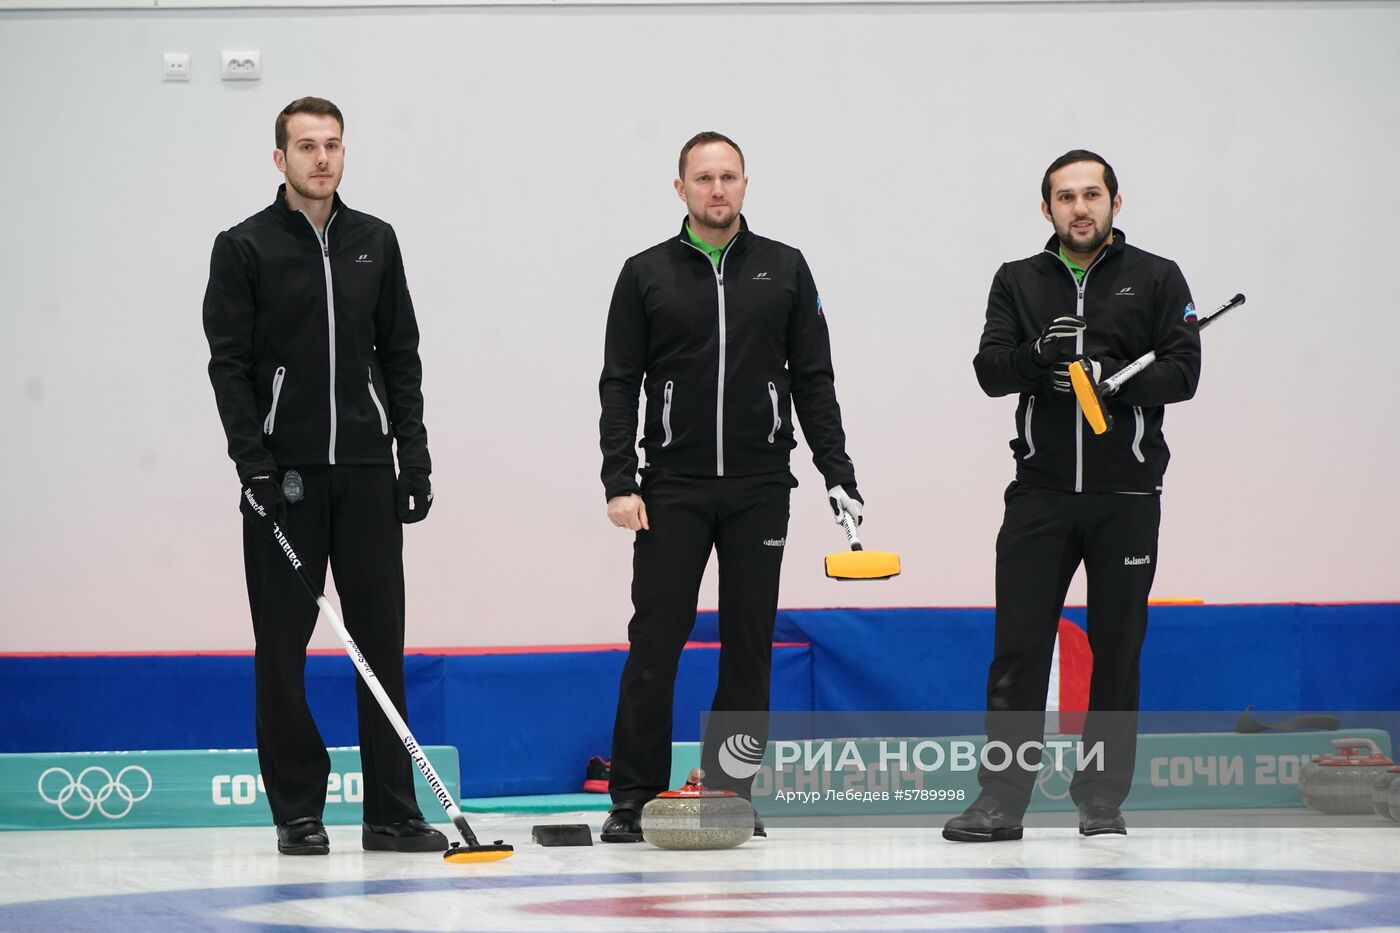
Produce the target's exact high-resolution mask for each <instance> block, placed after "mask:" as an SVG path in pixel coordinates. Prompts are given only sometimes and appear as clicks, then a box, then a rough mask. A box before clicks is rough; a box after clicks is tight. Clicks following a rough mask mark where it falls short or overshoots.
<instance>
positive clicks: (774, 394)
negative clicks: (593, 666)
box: [599, 133, 863, 842]
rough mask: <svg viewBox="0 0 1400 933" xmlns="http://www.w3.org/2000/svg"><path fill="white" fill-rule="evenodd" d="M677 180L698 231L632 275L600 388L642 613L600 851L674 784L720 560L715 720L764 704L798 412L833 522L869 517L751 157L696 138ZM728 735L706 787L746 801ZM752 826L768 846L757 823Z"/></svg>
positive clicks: (636, 259) (606, 468) (793, 254)
mask: <svg viewBox="0 0 1400 933" xmlns="http://www.w3.org/2000/svg"><path fill="white" fill-rule="evenodd" d="M679 168H680V172H679V177H678V178H677V179H676V182H675V187H676V193H677V194H678V195H679V196H680V198H681V200H682V201H684V202H685V205H686V212H687V216H686V219H685V221H684V222H683V223H682V224H681V229H680V232H679V234H678V235H677V236H673V237H671V238H670V239H668V240H665V241H663V242H662V243H660V244H659V245H657V246H654V247H652V248H651V249H648V250H646V251H645V252H643V253H639V254H638V255H636V256H633V257H632V258H631V259H629V260H627V262H626V263H625V264H624V265H623V267H622V273H621V275H620V276H618V280H617V286H616V288H615V290H614V292H613V299H612V306H611V308H610V309H609V311H608V324H607V337H606V345H605V348H604V359H603V373H602V378H601V379H600V381H599V395H600V396H601V399H602V410H603V411H602V418H601V420H600V423H599V429H600V435H601V446H602V451H603V471H602V478H603V487H604V491H605V493H606V496H607V503H608V507H607V511H608V519H609V521H611V522H612V523H613V525H615V526H616V527H618V528H623V529H626V530H628V531H631V532H634V533H635V539H634V543H633V550H632V555H633V556H632V605H633V607H634V610H635V611H634V613H633V615H632V620H631V622H630V623H629V624H628V627H627V636H628V641H629V643H630V650H629V652H628V655H627V662H626V664H625V666H624V667H623V671H622V679H621V684H620V687H619V690H618V704H617V720H616V723H615V726H614V729H613V747H612V776H611V781H610V785H609V791H610V793H611V795H612V799H613V807H612V812H611V813H609V815H608V818H607V820H606V821H605V822H604V824H603V833H602V839H603V841H604V842H637V841H640V840H641V838H642V836H641V826H640V814H641V810H642V807H643V806H644V805H645V804H646V803H647V801H649V800H651V799H652V798H653V797H655V796H656V795H657V794H658V793H660V792H661V791H663V790H665V789H666V783H667V781H668V780H669V777H670V768H671V766H670V762H671V709H672V701H673V696H674V691H675V679H676V667H677V664H678V663H679V661H680V656H681V649H682V648H683V647H684V646H685V641H686V638H687V637H688V636H689V634H690V630H691V628H692V627H693V626H694V625H695V606H696V600H697V599H698V596H699V589H700V580H701V576H702V575H703V573H704V570H705V564H706V563H707V562H708V561H709V557H710V552H711V550H714V551H715V552H717V554H718V556H719V629H720V642H721V647H720V657H719V685H718V688H717V689H716V691H715V697H714V702H713V705H712V710H713V711H715V712H722V711H756V712H761V713H766V711H767V710H768V692H769V675H770V672H771V666H772V643H773V624H774V618H775V615H776V612H777V605H778V575H779V570H780V567H781V565H782V559H783V547H784V545H785V544H786V542H787V525H788V501H789V497H790V494H791V490H792V488H793V487H795V486H796V485H797V480H796V479H795V478H793V476H792V473H791V472H790V471H789V452H790V451H791V450H792V449H793V448H794V447H795V446H796V441H795V440H794V439H793V423H792V418H793V411H794V409H795V410H796V412H797V415H798V416H799V417H800V418H801V419H802V428H803V434H804V436H805V437H806V438H807V443H808V445H809V446H810V447H811V449H812V459H813V460H814V462H815V463H816V466H817V469H818V470H819V471H821V474H822V477H823V479H824V480H825V483H826V486H827V493H828V496H829V498H830V501H831V505H832V508H833V509H834V510H835V511H836V514H837V519H838V521H839V519H840V515H841V512H842V511H843V510H844V511H845V512H847V513H849V514H850V515H852V516H853V517H854V518H856V520H857V521H858V520H859V519H860V514H861V504H862V502H863V500H862V499H861V497H860V493H859V492H857V491H856V477H855V468H854V467H853V466H852V465H851V461H850V458H849V457H847V456H846V437H845V433H844V432H843V430H842V427H841V409H840V407H839V406H838V405H837V402H836V390H835V384H834V375H833V372H832V366H831V342H830V338H829V336H828V334H827V328H826V318H825V316H824V315H823V313H822V304H821V299H820V298H818V296H817V288H816V285H815V284H814V282H813V280H812V273H811V272H810V271H809V270H808V268H807V262H806V260H805V259H803V257H802V254H801V253H800V252H798V251H797V250H795V249H793V248H792V247H790V246H786V245H784V244H782V243H778V242H775V241H773V240H770V239H767V238H766V237H761V236H758V235H757V234H755V233H752V232H751V231H750V230H749V228H748V223H747V221H746V220H745V219H744V217H743V215H742V214H741V213H740V211H741V210H742V208H743V204H744V192H745V190H746V188H747V186H748V179H747V178H746V177H745V176H744V157H743V154H742V153H741V152H740V151H739V147H738V146H737V145H735V143H734V142H733V141H732V140H730V139H729V138H728V137H725V136H722V135H720V134H719V133H700V134H698V135H697V136H695V137H694V138H692V139H691V140H690V141H688V142H687V143H686V144H685V146H684V148H682V149H681V155H680V166H679ZM643 390H644V391H645V393H646V418H645V423H644V425H643V436H642V440H641V446H642V449H643V450H645V451H646V464H645V466H643V467H642V468H641V482H640V483H639V482H638V479H637V474H638V466H639V462H638V455H637V399H638V393H639V392H641V391H643ZM715 722H716V718H715V717H712V718H711V727H710V730H709V732H710V733H714V732H715V731H716V727H715ZM749 728H750V730H751V731H752V732H754V733H762V734H761V735H758V736H756V737H757V738H758V739H759V741H760V742H761V741H762V740H763V738H764V736H766V731H765V730H766V723H763V722H754V723H751V724H750V726H749ZM721 731H723V730H721ZM724 737H725V736H718V735H713V734H711V735H707V736H706V743H705V750H704V752H703V759H702V760H703V763H704V765H705V769H706V783H707V784H709V785H710V786H712V787H720V788H723V789H731V790H734V791H736V792H737V793H739V794H741V795H742V796H745V797H748V796H749V795H750V793H751V786H752V778H749V779H746V780H735V779H732V778H731V777H730V776H728V775H726V774H725V773H724V771H723V769H722V768H720V767H718V766H717V764H716V761H715V752H716V742H717V741H722V740H723V738H724ZM754 831H755V834H756V835H760V836H761V835H765V833H764V830H763V824H762V822H761V821H758V820H757V818H755V828H754Z"/></svg>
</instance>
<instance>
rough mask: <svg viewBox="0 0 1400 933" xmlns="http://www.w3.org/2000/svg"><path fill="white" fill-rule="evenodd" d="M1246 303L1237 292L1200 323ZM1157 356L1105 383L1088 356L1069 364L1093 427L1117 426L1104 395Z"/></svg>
mask: <svg viewBox="0 0 1400 933" xmlns="http://www.w3.org/2000/svg"><path fill="white" fill-rule="evenodd" d="M1242 304H1244V295H1243V294H1239V295H1236V296H1235V297H1234V298H1231V299H1230V300H1229V301H1227V302H1225V303H1224V304H1223V305H1221V306H1220V307H1219V308H1216V309H1215V313H1213V314H1211V315H1210V316H1209V317H1204V318H1202V319H1201V321H1200V323H1199V324H1197V325H1196V326H1197V327H1198V328H1199V329H1200V330H1205V329H1206V326H1207V325H1209V324H1210V323H1211V322H1212V321H1214V320H1215V319H1217V318H1219V317H1223V316H1224V315H1225V312H1227V311H1230V310H1233V309H1234V308H1238V307H1239V306H1240V305H1242ZM1156 359H1157V354H1156V353H1154V352H1153V351H1151V350H1148V351H1147V352H1146V353H1144V354H1143V355H1142V356H1140V357H1138V358H1137V359H1135V360H1133V361H1132V362H1131V363H1129V364H1128V365H1127V366H1124V367H1123V368H1122V369H1120V370H1118V372H1116V373H1114V374H1113V375H1112V376H1109V377H1108V378H1107V379H1105V380H1104V381H1103V384H1102V385H1100V384H1099V383H1098V382H1095V381H1094V376H1093V373H1092V372H1091V371H1090V367H1089V365H1088V361H1087V360H1075V361H1074V362H1073V363H1070V364H1069V382H1070V385H1072V386H1073V387H1074V395H1075V397H1076V398H1077V399H1079V410H1080V411H1082V412H1084V420H1085V421H1087V422H1089V427H1090V428H1092V429H1093V431H1094V433H1095V434H1103V433H1104V432H1106V431H1108V430H1109V429H1110V428H1112V427H1113V416H1112V415H1111V414H1109V412H1108V406H1107V405H1106V404H1104V399H1106V398H1108V397H1109V396H1110V395H1113V394H1114V393H1115V392H1117V391H1118V390H1119V389H1120V388H1122V387H1123V383H1125V382H1127V381H1128V380H1129V379H1131V378H1133V377H1134V376H1136V375H1137V374H1138V373H1140V372H1142V371H1143V370H1144V369H1146V368H1147V367H1148V365H1149V364H1150V363H1152V362H1153V361H1154V360H1156Z"/></svg>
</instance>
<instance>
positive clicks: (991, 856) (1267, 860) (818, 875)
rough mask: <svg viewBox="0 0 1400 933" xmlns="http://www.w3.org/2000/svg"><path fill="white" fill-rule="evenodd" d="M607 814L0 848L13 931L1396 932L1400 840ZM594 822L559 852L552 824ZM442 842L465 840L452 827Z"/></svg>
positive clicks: (1359, 834) (197, 833)
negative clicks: (392, 840) (745, 829)
mask: <svg viewBox="0 0 1400 933" xmlns="http://www.w3.org/2000/svg"><path fill="white" fill-rule="evenodd" d="M600 816H601V815H600V814H598V813H561V814H552V815H543V816H541V815H538V814H532V815H528V816H509V817H492V816H490V815H476V816H473V817H472V820H471V822H472V826H473V828H474V829H475V830H476V831H477V834H478V835H479V836H480V837H481V839H482V840H483V841H490V840H493V839H496V838H504V839H505V841H506V842H509V843H512V844H514V845H515V846H516V850H517V851H516V855H515V857H513V858H511V859H508V860H506V861H503V862H497V863H492V864H484V865H453V864H449V863H447V862H444V861H443V860H442V859H441V858H440V857H438V856H437V855H400V854H392V853H367V852H363V851H361V849H360V845H359V829H358V827H354V826H331V827H329V831H330V835H331V854H330V855H329V856H328V857H289V856H279V855H278V854H277V852H276V846H275V835H274V832H273V830H272V828H271V827H267V828H259V829H163V830H86V831H84V830H75V831H65V832H8V833H0V931H6V933H8V931H39V930H42V931H46V933H48V931H67V930H142V931H145V930H162V931H164V930H228V931H253V930H276V931H293V930H305V931H316V933H327V931H338V930H380V931H383V930H404V931H410V930H411V931H419V930H464V931H465V930H470V931H492V930H501V931H517V930H520V931H541V933H545V931H550V933H553V931H599V933H604V931H605V933H629V931H642V930H645V931H661V933H666V931H676V933H692V931H743V930H784V931H787V930H791V931H816V933H820V931H827V930H881V931H891V930H910V931H913V930H1075V931H1078V930H1114V931H1126V930H1247V931H1264V930H1400V827H1397V826H1395V825H1394V824H1391V825H1389V826H1386V825H1383V824H1382V825H1378V826H1377V827H1376V828H1374V829H1322V828H1308V829H1298V828H1293V829H1281V828H1267V829H1265V828H1233V829H1226V828H1217V829H1180V828H1174V829H1166V828H1131V826H1130V834H1129V835H1128V836H1127V837H1098V838H1095V839H1083V838H1081V837H1080V836H1079V835H1078V833H1077V832H1076V831H1075V830H1074V829H1072V828H1070V829H1064V828H1056V829H1048V828H1047V829H1028V830H1027V832H1026V838H1025V840H1023V841H1021V842H1009V843H996V844H981V845H966V844H954V843H948V842H944V841H943V840H942V839H941V838H940V837H939V835H938V831H937V829H936V828H928V829H909V828H901V829H870V828H859V829H854V828H842V829H832V828H805V827H804V828H797V827H781V826H772V827H770V838H768V839H766V840H761V839H760V840H753V841H751V842H749V843H746V844H745V845H743V846H742V847H740V848H738V849H731V850H728V851H722V852H667V851H663V850H660V849H656V848H653V847H651V846H649V845H646V844H635V845H603V844H601V843H597V842H596V831H597V829H598V824H599V822H600ZM547 822H563V823H588V824H589V825H590V826H592V828H593V830H594V832H595V837H594V838H595V844H594V845H593V846H592V847H586V848H585V847H577V848H542V847H539V846H536V845H534V844H532V843H531V842H530V827H531V826H532V825H534V824H537V823H547ZM439 825H440V826H443V828H444V829H450V828H451V827H450V826H444V825H443V824H441V823H440V824H439Z"/></svg>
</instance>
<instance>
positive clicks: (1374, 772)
mask: <svg viewBox="0 0 1400 933" xmlns="http://www.w3.org/2000/svg"><path fill="white" fill-rule="evenodd" d="M1332 746H1333V747H1334V748H1336V749H1337V754H1335V755H1320V756H1318V757H1317V758H1314V759H1313V760H1312V762H1311V763H1309V764H1307V765H1306V766H1304V768H1303V770H1302V772H1301V773H1300V775H1299V777H1298V791H1299V793H1300V794H1302V797H1303V803H1304V804H1305V805H1307V807H1308V808H1309V809H1312V810H1316V811H1317V812H1318V813H1327V814H1331V815H1359V814H1363V813H1374V812H1375V811H1374V810H1373V809H1372V806H1371V799H1372V797H1371V794H1372V785H1374V784H1375V783H1376V779H1377V778H1378V777H1379V776H1380V775H1381V774H1382V773H1384V772H1385V770H1386V769H1387V768H1389V767H1390V766H1391V765H1392V764H1393V762H1392V761H1391V760H1390V759H1389V758H1387V757H1386V756H1385V755H1383V754H1381V750H1380V748H1379V747H1378V746H1377V745H1376V743H1375V742H1373V741H1371V740H1370V739H1357V738H1346V739H1333V740H1332Z"/></svg>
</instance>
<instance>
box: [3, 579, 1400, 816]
mask: <svg viewBox="0 0 1400 933" xmlns="http://www.w3.org/2000/svg"><path fill="white" fill-rule="evenodd" d="M1065 615H1066V617H1067V618H1069V619H1071V620H1072V621H1075V622H1077V623H1079V624H1081V625H1083V624H1084V622H1085V619H1084V612H1083V610H1082V609H1078V610H1076V609H1069V610H1067V611H1066V613H1065ZM993 618H994V614H993V612H992V610H990V609H807V610H782V611H781V612H780V613H779V615H778V619H777V626H776V632H775V640H776V641H777V642H779V643H780V644H783V645H784V646H782V647H778V648H775V650H774V676H773V708H774V709H781V710H806V709H812V710H820V711H826V710H843V709H845V710H879V709H897V710H924V709H933V710H937V709H945V710H968V709H972V710H977V709H981V708H982V703H983V691H984V689H985V684H986V676H987V674H986V671H987V663H988V661H989V660H990V657H991V650H992V626H993ZM693 637H694V638H695V639H696V641H698V642H706V641H714V640H716V639H717V637H718V636H717V631H716V616H715V613H712V612H708V613H701V614H700V615H699V617H698V619H697V624H696V629H695V632H694V634H693ZM784 643H786V644H784ZM717 654H718V651H717V650H716V649H715V648H713V647H704V646H699V645H695V646H691V647H689V648H687V650H686V651H685V653H684V655H683V657H682V661H681V666H680V671H679V674H678V678H677V695H676V706H675V718H674V721H675V739H676V740H677V741H695V740H697V739H698V738H699V725H700V716H701V712H702V711H703V710H704V709H705V708H707V707H708V705H709V702H710V698H711V696H712V694H713V692H714V685H715V678H716V661H717ZM624 657H625V652H624V651H622V650H620V649H609V650H592V651H553V650H548V649H544V650H542V649H530V650H528V651H522V652H518V653H512V652H511V651H510V650H509V649H502V651H501V653H488V652H487V651H482V650H477V651H473V652H469V653H446V654H412V655H409V656H408V657H407V658H406V659H405V666H406V673H407V683H408V704H409V713H410V722H411V723H412V725H413V729H414V733H415V735H416V737H417V738H418V739H419V741H420V742H423V743H424V744H440V745H453V746H456V747H457V748H458V749H459V752H460V755H461V765H462V775H463V793H464V795H467V796H498V795H510V794H540V793H564V792H569V791H573V790H577V789H578V787H579V785H580V784H581V783H582V780H583V772H584V767H585V765H586V762H587V760H588V758H589V756H591V755H596V754H602V755H606V754H607V750H608V746H609V739H610V735H611V732H612V720H613V715H614V710H615V705H616V700H617V680H618V675H619V673H620V671H621V668H622V662H623V659H624ZM1397 658H1400V604H1397V603H1371V604H1349V605H1295V604H1274V605H1239V606H1160V607H1153V609H1152V612H1151V621H1150V623H1149V629H1148V637H1147V644H1146V646H1145V648H1144V652H1143V658H1142V682H1143V691H1142V705H1143V708H1144V709H1156V710H1242V709H1243V708H1244V707H1245V706H1247V705H1249V704H1253V705H1255V706H1256V707H1257V708H1259V709H1261V710H1300V711H1310V712H1329V711H1341V710H1396V709H1400V674H1397V671H1396V659H1397ZM252 676H253V664H252V658H251V657H250V656H248V655H136V656H85V657H72V656H46V657H29V656H0V751H3V752H37V751H106V750H123V749H162V748H197V749H207V748H248V747H251V746H252V745H253V743H254V740H253V692H252ZM354 678H355V672H354V668H353V667H352V666H351V665H350V662H349V660H348V659H346V658H345V657H343V656H341V655H339V654H330V655H313V656H312V657H310V658H308V659H307V692H308V697H309V700H310V703H311V706H312V710H313V711H314V713H315V714H316V718H317V722H318V723H319V724H320V727H321V731H322V735H323V737H324V738H325V740H326V742H327V743H328V744H330V745H353V744H355V742H356V741H357V739H356V730H355V715H354V711H355V706H354V703H355V700H354V689H353V686H352V685H353V682H354Z"/></svg>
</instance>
